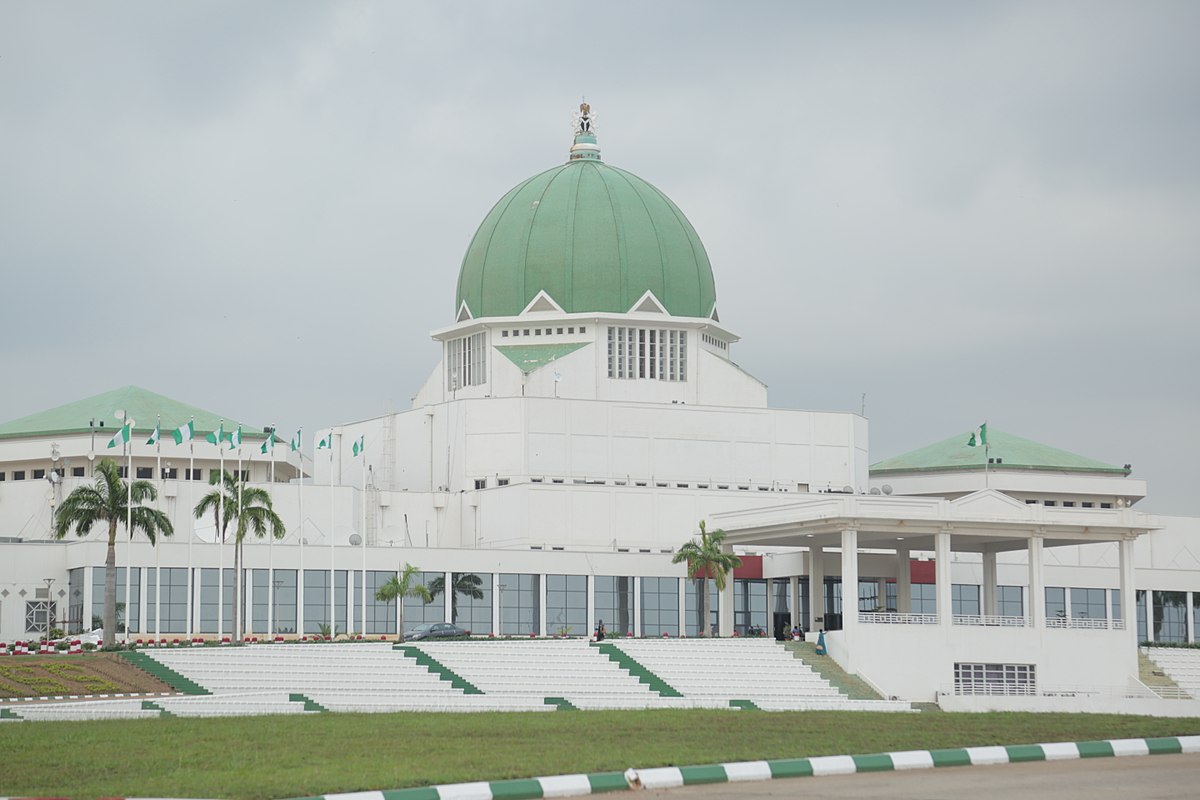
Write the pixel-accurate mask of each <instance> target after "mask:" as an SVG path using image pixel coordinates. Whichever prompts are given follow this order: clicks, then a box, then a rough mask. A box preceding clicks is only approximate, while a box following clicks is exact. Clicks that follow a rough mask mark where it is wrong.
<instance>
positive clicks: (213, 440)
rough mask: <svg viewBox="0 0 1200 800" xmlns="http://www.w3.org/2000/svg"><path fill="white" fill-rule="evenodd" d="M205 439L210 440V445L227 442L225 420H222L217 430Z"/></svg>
mask: <svg viewBox="0 0 1200 800" xmlns="http://www.w3.org/2000/svg"><path fill="white" fill-rule="evenodd" d="M204 438H205V439H207V440H208V443H209V444H220V443H221V442H223V441H224V440H225V420H221V423H220V424H219V425H217V429H216V430H215V431H213V432H212V433H210V434H208V435H207V436H205V437H204Z"/></svg>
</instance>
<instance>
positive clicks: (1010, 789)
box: [646, 753, 1200, 800]
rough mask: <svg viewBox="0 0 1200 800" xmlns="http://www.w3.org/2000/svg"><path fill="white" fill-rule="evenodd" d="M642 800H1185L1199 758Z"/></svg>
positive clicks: (1194, 793)
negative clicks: (714, 799) (768, 799)
mask: <svg viewBox="0 0 1200 800" xmlns="http://www.w3.org/2000/svg"><path fill="white" fill-rule="evenodd" d="M646 796H650V797H662V798H664V800H681V799H682V798H693V797H722V798H736V799H740V798H759V797H803V798H805V800H849V799H850V798H855V800H861V799H863V798H867V799H869V798H880V800H962V798H970V800H1012V798H1020V799H1021V800H1038V799H1039V798H1053V800H1110V798H1111V800H1132V798H1136V799H1137V800H1158V799H1161V800H1185V798H1188V797H1200V754H1197V753H1188V754H1181V755H1163V756H1133V757H1124V758H1085V759H1079V760H1072V761H1038V762H1027V763H1023V764H997V765H994V766H987V767H943V768H941V769H916V770H904V771H899V772H869V773H864V774H856V775H833V776H828V777H818V778H782V779H779V780H772V781H753V782H745V783H717V784H708V785H704V786H684V787H680V788H678V789H660V790H657V791H653V792H647V793H646Z"/></svg>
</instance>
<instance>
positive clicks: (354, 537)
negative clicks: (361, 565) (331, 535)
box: [350, 533, 362, 546]
mask: <svg viewBox="0 0 1200 800" xmlns="http://www.w3.org/2000/svg"><path fill="white" fill-rule="evenodd" d="M350 544H352V545H355V546H357V545H360V544H362V537H361V536H359V535H358V534H357V533H352V534H350Z"/></svg>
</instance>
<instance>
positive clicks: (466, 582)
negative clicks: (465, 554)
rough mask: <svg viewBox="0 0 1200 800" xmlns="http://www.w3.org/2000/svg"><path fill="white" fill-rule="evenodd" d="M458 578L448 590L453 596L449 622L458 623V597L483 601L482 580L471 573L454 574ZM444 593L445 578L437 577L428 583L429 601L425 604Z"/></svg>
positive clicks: (442, 576)
mask: <svg viewBox="0 0 1200 800" xmlns="http://www.w3.org/2000/svg"><path fill="white" fill-rule="evenodd" d="M456 574H458V577H457V578H455V579H454V586H452V587H451V588H450V591H452V592H453V594H452V595H451V597H450V621H451V622H458V596H459V595H460V594H461V595H464V596H466V597H470V598H471V599H473V600H482V599H483V589H482V588H480V587H482V586H483V579H482V578H480V577H479V576H478V575H476V574H475V573H473V572H464V573H456ZM444 591H446V576H444V575H439V576H438V577H436V578H434V579H433V580H431V581H430V582H429V599H428V600H426V601H425V602H426V603H432V602H433V598H435V597H437V596H438V595H439V594H441V593H442V592H444Z"/></svg>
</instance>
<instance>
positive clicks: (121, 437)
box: [108, 425, 132, 447]
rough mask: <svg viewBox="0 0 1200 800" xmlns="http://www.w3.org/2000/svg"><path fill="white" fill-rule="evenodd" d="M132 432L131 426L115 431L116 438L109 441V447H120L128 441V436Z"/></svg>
mask: <svg viewBox="0 0 1200 800" xmlns="http://www.w3.org/2000/svg"><path fill="white" fill-rule="evenodd" d="M131 432H132V426H130V425H122V426H121V430H119V431H117V434H116V436H114V437H113V438H112V439H110V440H109V442H108V446H109V447H120V446H121V445H123V444H125V443H126V442H128V441H129V434H130V433H131Z"/></svg>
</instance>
